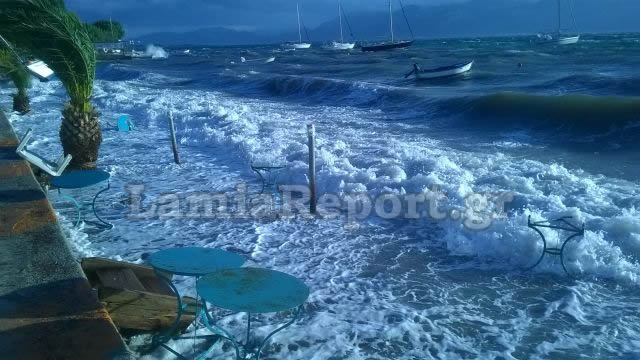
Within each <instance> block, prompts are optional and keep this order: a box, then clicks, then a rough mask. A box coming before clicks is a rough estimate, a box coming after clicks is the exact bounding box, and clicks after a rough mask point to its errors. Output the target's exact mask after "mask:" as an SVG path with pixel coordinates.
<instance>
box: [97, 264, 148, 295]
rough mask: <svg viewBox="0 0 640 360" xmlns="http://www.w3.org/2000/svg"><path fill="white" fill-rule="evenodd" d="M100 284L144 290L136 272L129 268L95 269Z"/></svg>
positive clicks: (116, 287)
mask: <svg viewBox="0 0 640 360" xmlns="http://www.w3.org/2000/svg"><path fill="white" fill-rule="evenodd" d="M96 274H97V275H98V278H99V279H100V282H101V283H102V286H105V287H110V288H115V289H126V290H137V291H145V288H144V285H142V283H141V282H140V280H138V277H137V276H136V274H134V273H133V271H132V270H131V269H99V270H97V271H96Z"/></svg>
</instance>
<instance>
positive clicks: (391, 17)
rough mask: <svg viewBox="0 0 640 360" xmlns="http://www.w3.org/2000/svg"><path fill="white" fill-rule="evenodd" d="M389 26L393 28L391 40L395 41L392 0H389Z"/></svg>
mask: <svg viewBox="0 0 640 360" xmlns="http://www.w3.org/2000/svg"><path fill="white" fill-rule="evenodd" d="M389 26H390V28H391V42H393V12H392V11H391V0H389Z"/></svg>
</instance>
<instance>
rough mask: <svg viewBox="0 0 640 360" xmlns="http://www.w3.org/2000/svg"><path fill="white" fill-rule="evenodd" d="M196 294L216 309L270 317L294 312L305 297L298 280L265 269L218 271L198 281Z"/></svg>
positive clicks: (302, 287) (305, 287)
mask: <svg viewBox="0 0 640 360" xmlns="http://www.w3.org/2000/svg"><path fill="white" fill-rule="evenodd" d="M197 289H198V294H200V296H201V297H202V298H203V299H204V300H206V301H208V302H209V303H211V304H213V305H214V306H216V307H219V308H222V309H226V310H231V311H237V312H248V313H270V312H279V311H285V310H289V309H292V308H295V307H297V306H299V305H302V304H304V302H305V301H306V300H307V298H308V297H309V288H308V287H307V286H306V285H305V284H304V283H303V282H302V281H301V280H299V279H298V278H295V277H293V276H291V275H288V274H285V273H282V272H279V271H275V270H269V269H259V268H250V267H246V268H237V269H226V270H219V271H216V272H214V273H211V274H208V275H205V276H203V277H202V278H200V279H199V280H198V284H197Z"/></svg>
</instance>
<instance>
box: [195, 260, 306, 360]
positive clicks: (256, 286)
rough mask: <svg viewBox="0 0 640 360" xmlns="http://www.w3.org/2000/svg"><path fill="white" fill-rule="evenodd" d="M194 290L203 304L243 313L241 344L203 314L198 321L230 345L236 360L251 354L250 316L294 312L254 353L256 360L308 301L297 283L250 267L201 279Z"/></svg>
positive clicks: (290, 277)
mask: <svg viewBox="0 0 640 360" xmlns="http://www.w3.org/2000/svg"><path fill="white" fill-rule="evenodd" d="M196 287H197V288H198V293H199V294H200V297H201V298H202V300H203V303H205V304H206V303H207V302H208V303H210V304H212V305H214V306H216V307H218V308H221V309H225V310H231V311H233V312H246V313H247V339H246V342H245V343H244V344H243V343H240V342H239V341H237V340H236V339H235V338H234V337H233V336H232V335H231V334H229V332H227V331H226V330H224V329H223V328H221V327H219V326H217V325H215V324H213V322H212V319H211V317H210V316H209V314H208V312H207V311H205V312H204V313H203V314H201V317H202V321H203V323H204V324H205V326H206V327H207V328H208V329H209V330H211V331H212V332H213V333H214V334H218V335H220V337H222V338H223V339H225V340H228V341H230V342H231V343H232V344H233V347H234V348H235V352H236V359H238V360H242V359H246V358H247V356H248V355H249V353H250V352H251V351H250V350H251V346H252V344H253V343H252V342H251V341H250V336H251V314H252V313H275V312H281V311H287V310H290V309H295V310H294V313H293V317H292V318H291V320H289V321H288V322H287V323H286V324H284V325H282V326H280V327H278V328H277V329H275V330H274V331H272V332H271V333H270V334H269V335H267V337H265V338H264V340H263V341H262V343H261V344H260V346H259V347H258V349H257V350H256V351H255V359H256V360H260V353H261V351H262V348H263V347H264V346H265V344H266V343H267V341H268V340H269V339H270V338H271V337H272V336H273V335H274V334H276V333H277V332H279V331H281V330H283V329H284V328H286V327H288V326H290V325H291V324H293V323H294V322H295V321H296V319H297V318H298V315H299V314H300V311H301V309H302V304H304V302H305V301H307V298H308V297H309V288H308V287H307V286H306V285H305V284H304V283H303V282H302V281H301V280H299V279H297V278H295V277H293V276H291V275H288V274H285V273H282V272H279V271H274V270H268V269H260V268H250V267H245V268H236V269H226V270H219V271H216V272H214V273H211V274H208V275H205V276H203V277H202V278H200V279H199V280H198V282H197V285H196ZM205 309H206V305H205ZM212 348H213V346H212ZM241 348H242V350H243V352H244V353H243V354H241ZM211 350H212V349H211V348H210V349H209V350H208V351H207V352H205V353H204V354H203V355H201V356H200V357H199V359H204V358H205V357H206V356H207V355H208V353H209V352H211Z"/></svg>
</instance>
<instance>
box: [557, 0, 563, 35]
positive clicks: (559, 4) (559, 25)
mask: <svg viewBox="0 0 640 360" xmlns="http://www.w3.org/2000/svg"><path fill="white" fill-rule="evenodd" d="M561 7H562V3H561V2H560V0H558V34H559V33H560V32H561V31H562V8H561Z"/></svg>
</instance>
